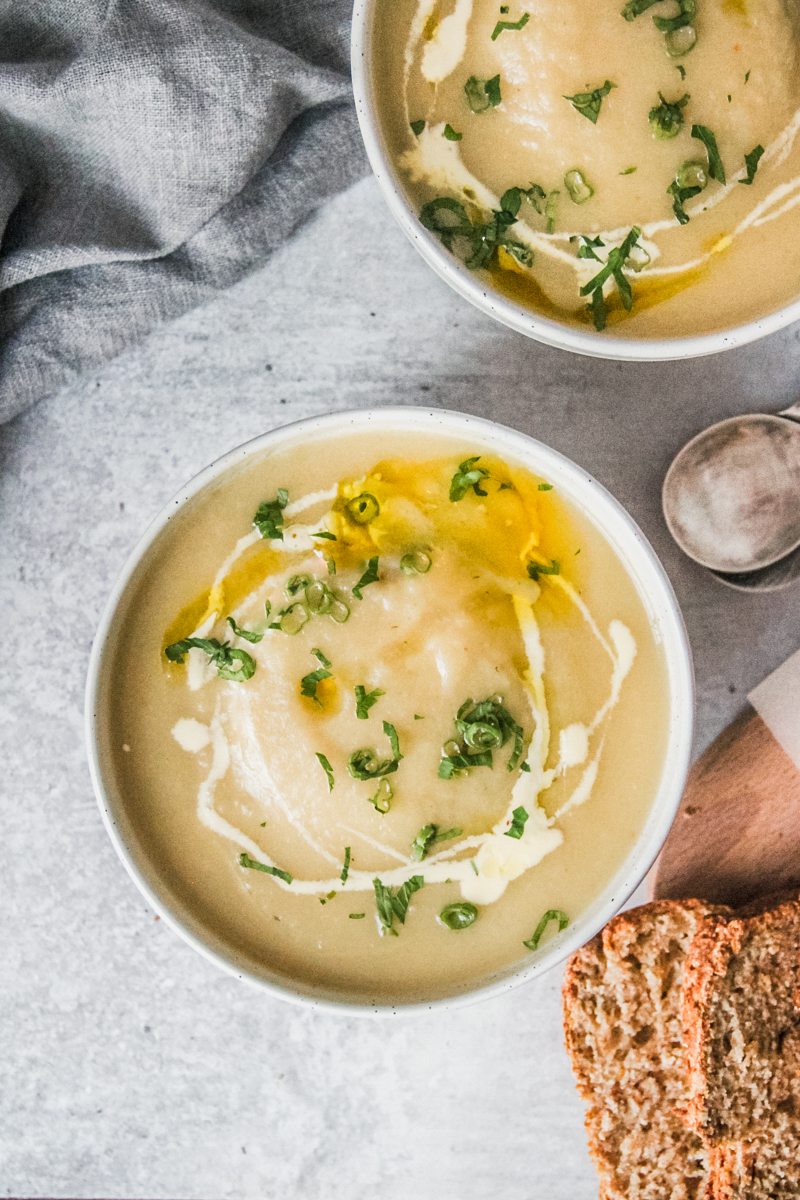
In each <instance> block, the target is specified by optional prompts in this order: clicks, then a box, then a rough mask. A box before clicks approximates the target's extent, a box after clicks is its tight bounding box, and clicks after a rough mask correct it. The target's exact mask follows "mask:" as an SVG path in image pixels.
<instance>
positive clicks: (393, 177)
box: [351, 0, 800, 362]
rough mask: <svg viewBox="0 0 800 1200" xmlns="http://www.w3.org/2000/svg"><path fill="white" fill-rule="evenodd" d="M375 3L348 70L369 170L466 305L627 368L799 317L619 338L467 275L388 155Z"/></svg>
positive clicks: (361, 10)
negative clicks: (376, 66) (377, 77)
mask: <svg viewBox="0 0 800 1200" xmlns="http://www.w3.org/2000/svg"><path fill="white" fill-rule="evenodd" d="M379 8H380V0H355V7H354V9H353V31H352V42H351V70H352V76H353V92H354V94H355V102H356V112H357V113H358V121H359V125H360V126H361V135H362V137H363V139H364V145H365V146H366V150H367V155H368V157H369V161H370V165H371V167H372V170H373V172H374V174H375V177H376V179H377V180H378V183H379V184H380V187H381V190H382V191H383V194H384V196H385V198H386V201H387V203H388V205H389V209H390V211H391V212H392V214H393V216H394V218H395V220H396V221H397V223H398V224H399V226H400V228H401V229H402V230H403V232H404V233H405V234H406V236H407V237H409V238H410V239H411V241H412V242H413V244H414V245H415V246H416V248H417V250H418V251H419V252H420V254H421V255H422V257H423V258H424V259H425V261H426V263H427V264H428V266H430V267H433V269H434V271H435V272H436V274H437V275H439V276H440V277H441V278H442V279H443V280H444V281H445V283H449V285H450V287H452V288H453V289H454V290H455V291H457V292H458V293H459V294H460V295H461V296H464V298H465V299H467V300H469V301H470V303H471V304H474V305H475V307H476V308H479V309H481V311H482V312H485V313H488V314H489V316H490V317H494V318H495V320H497V321H500V322H502V324H503V325H508V326H509V327H510V328H511V329H516V330H517V332H518V333H524V334H525V335H526V336H527V337H530V338H534V339H535V340H536V341H537V342H544V343H545V344H546V345H548V346H556V347H558V348H559V349H561V350H572V351H573V352H574V353H576V354H586V355H589V356H591V357H593V358H613V359H625V360H628V361H631V362H636V361H638V362H654V361H665V360H669V359H675V358H698V357H700V356H702V355H704V354H716V353H718V352H719V351H721V350H733V349H735V348H736V347H737V346H746V345H747V344H748V343H749V342H754V341H756V340H757V339H758V338H762V337H766V336H767V334H770V333H775V332H776V331H777V330H779V329H783V328H784V327H785V326H786V325H790V324H791V323H792V322H793V321H796V320H798V319H800V297H798V299H797V300H795V301H793V302H792V303H791V304H789V305H786V306H785V307H784V308H780V309H778V310H777V311H775V312H772V313H769V314H768V315H767V316H764V317H760V318H759V319H758V320H756V321H749V322H747V323H746V324H744V325H736V326H734V327H733V328H731V329H724V330H718V331H717V332H715V333H707V334H702V335H699V336H697V337H679V338H663V339H661V338H638V339H637V338H621V337H614V336H613V335H609V334H608V333H602V334H601V333H597V332H595V331H594V330H592V329H586V330H582V329H576V328H575V327H574V326H570V325H566V324H561V323H560V322H559V321H553V320H550V319H549V318H548V317H544V316H541V315H539V314H538V313H535V312H533V311H532V310H531V309H529V308H523V307H522V306H521V305H519V304H515V303H514V301H513V300H509V299H507V298H506V297H505V296H503V295H502V294H501V293H500V292H498V291H496V290H495V289H493V288H492V287H490V286H489V285H488V284H487V282H486V279H485V278H484V277H483V276H481V275H479V274H477V273H476V272H475V271H470V270H469V268H468V267H466V266H465V265H464V264H463V263H462V262H460V261H459V260H458V259H457V258H456V257H455V256H454V255H453V254H451V253H450V252H449V251H448V250H446V249H445V248H444V246H443V245H442V244H441V242H440V241H439V239H438V238H437V237H436V236H435V235H434V234H433V233H431V232H430V231H429V230H427V229H425V228H424V226H423V225H422V224H421V222H420V220H419V218H418V216H417V208H416V205H415V203H414V201H413V200H412V198H411V197H410V195H409V193H408V190H407V188H406V185H405V183H404V181H403V179H402V177H401V175H400V173H399V172H398V171H397V169H396V167H395V164H394V162H393V160H392V157H391V155H390V154H389V152H388V150H387V147H386V144H385V141H384V137H383V133H382V130H381V124H380V120H379V118H378V113H377V105H376V101H375V90H374V87H373V84H372V62H371V46H372V30H373V23H374V22H375V21H376V19H377V13H378V9H379Z"/></svg>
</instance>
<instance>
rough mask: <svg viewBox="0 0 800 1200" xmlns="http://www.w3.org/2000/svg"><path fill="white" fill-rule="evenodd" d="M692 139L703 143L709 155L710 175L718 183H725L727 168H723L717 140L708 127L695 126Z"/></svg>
mask: <svg viewBox="0 0 800 1200" xmlns="http://www.w3.org/2000/svg"><path fill="white" fill-rule="evenodd" d="M692 137H693V138H697V139H698V141H701V142H702V143H703V145H704V146H705V148H706V152H707V154H708V174H709V175H710V177H711V178H712V179H716V181H717V183H725V167H724V166H723V163H722V159H721V157H720V153H719V149H718V147H717V139H716V138H715V137H714V134H713V133H712V132H711V130H710V129H709V128H708V126H707V125H693V126H692Z"/></svg>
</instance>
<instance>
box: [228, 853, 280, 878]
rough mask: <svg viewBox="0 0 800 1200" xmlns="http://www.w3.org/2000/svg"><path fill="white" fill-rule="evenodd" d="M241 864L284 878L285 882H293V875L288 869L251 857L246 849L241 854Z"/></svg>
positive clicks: (251, 869)
mask: <svg viewBox="0 0 800 1200" xmlns="http://www.w3.org/2000/svg"><path fill="white" fill-rule="evenodd" d="M239 866H240V867H247V868H248V869H249V870H250V871H263V872H264V874H265V875H274V876H276V878H277V879H282V880H283V882H284V883H291V882H292V876H291V875H290V874H289V872H288V871H282V870H281V869H280V867H270V866H267V864H266V863H260V862H258V861H257V859H255V858H251V857H250V855H249V854H245V852H244V851H242V853H241V854H240V855H239Z"/></svg>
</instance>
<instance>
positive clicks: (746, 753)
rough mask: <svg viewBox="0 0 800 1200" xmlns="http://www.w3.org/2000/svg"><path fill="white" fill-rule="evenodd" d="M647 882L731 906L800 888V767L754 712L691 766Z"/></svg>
mask: <svg viewBox="0 0 800 1200" xmlns="http://www.w3.org/2000/svg"><path fill="white" fill-rule="evenodd" d="M798 719H800V716H799V717H798ZM650 885H651V891H652V894H653V896H654V897H655V898H657V899H662V898H673V899H683V898H686V897H689V896H696V897H699V898H701V899H704V900H711V901H716V902H719V903H727V904H732V905H737V904H740V903H742V902H743V901H746V900H750V899H752V898H753V897H756V896H760V895H767V894H768V893H770V892H775V891H780V890H781V889H782V888H786V887H791V886H794V885H800V770H798V768H797V767H796V766H795V764H794V762H793V761H792V759H791V758H789V755H788V754H787V753H786V752H785V751H784V750H783V749H782V748H781V746H780V745H779V743H778V742H777V741H776V740H775V738H774V737H773V736H772V734H771V733H770V731H769V729H768V728H767V726H766V725H765V724H764V722H763V721H762V719H761V717H759V716H758V715H757V713H755V712H754V711H753V710H752V709H749V710H748V712H747V713H745V714H744V715H743V716H741V717H740V718H739V719H738V720H736V721H734V723H733V724H732V725H730V726H729V727H728V728H727V729H726V730H725V731H724V732H723V733H722V734H721V735H720V736H719V737H718V738H717V740H716V741H715V742H714V743H713V745H711V746H710V747H709V748H708V750H706V752H705V754H703V756H702V757H701V758H700V759H699V760H698V761H697V762H696V763H695V765H694V766H693V768H692V770H691V772H690V774H689V779H688V782H687V785H686V791H685V792H684V794H683V799H682V801H681V806H680V810H679V812H678V815H677V817H676V819H675V824H674V825H673V827H672V830H671V831H670V834H669V837H668V838H667V841H666V843H665V845H664V849H663V850H662V852H661V855H660V857H659V859H658V861H657V862H656V864H655V866H654V867H653V870H652V872H651V874H650Z"/></svg>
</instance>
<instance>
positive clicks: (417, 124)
mask: <svg viewBox="0 0 800 1200" xmlns="http://www.w3.org/2000/svg"><path fill="white" fill-rule="evenodd" d="M424 128H425V122H424V120H420V121H412V122H411V132H412V133H413V134H414V137H419V135H420V134H421V133H422V131H423V129H424Z"/></svg>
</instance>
